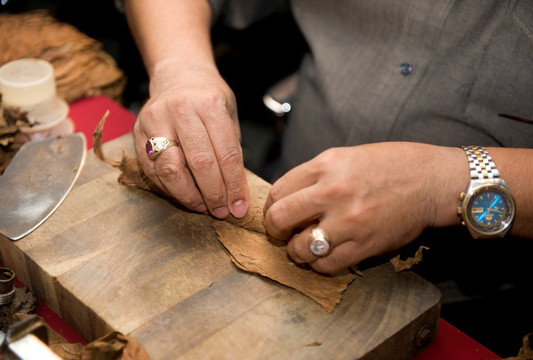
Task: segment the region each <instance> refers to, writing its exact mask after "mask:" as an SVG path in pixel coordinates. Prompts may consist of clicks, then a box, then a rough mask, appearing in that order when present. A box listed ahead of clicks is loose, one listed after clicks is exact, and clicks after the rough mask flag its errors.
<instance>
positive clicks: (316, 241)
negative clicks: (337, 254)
mask: <svg viewBox="0 0 533 360" xmlns="http://www.w3.org/2000/svg"><path fill="white" fill-rule="evenodd" d="M309 249H310V250H311V252H312V253H313V254H315V255H316V256H326V255H327V254H329V251H330V250H331V245H330V243H329V238H328V235H327V234H326V232H325V231H324V230H322V229H321V228H319V227H318V226H314V227H313V228H312V229H311V232H310V233H309Z"/></svg>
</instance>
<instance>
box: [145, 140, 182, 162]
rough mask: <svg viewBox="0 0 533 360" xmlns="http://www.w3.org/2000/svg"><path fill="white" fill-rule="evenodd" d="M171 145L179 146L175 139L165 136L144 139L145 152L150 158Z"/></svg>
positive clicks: (154, 157)
mask: <svg viewBox="0 0 533 360" xmlns="http://www.w3.org/2000/svg"><path fill="white" fill-rule="evenodd" d="M171 146H180V145H179V142H177V141H176V140H169V139H167V138H166V137H162V136H160V137H151V138H150V139H148V140H147V141H146V154H147V155H148V157H149V158H150V159H152V160H155V159H157V158H158V157H159V155H161V154H162V153H163V151H165V150H166V149H168V148H169V147H171Z"/></svg>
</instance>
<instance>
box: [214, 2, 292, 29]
mask: <svg viewBox="0 0 533 360" xmlns="http://www.w3.org/2000/svg"><path fill="white" fill-rule="evenodd" d="M207 1H208V2H209V3H210V5H211V9H212V11H213V20H212V21H213V24H214V23H215V22H217V21H222V22H223V23H224V24H225V25H228V26H230V27H233V28H237V29H243V28H246V27H247V26H249V25H250V24H252V23H254V22H256V21H258V20H260V19H262V18H264V17H265V16H267V15H270V14H272V13H274V12H275V11H276V10H279V9H284V8H285V7H286V6H287V0H207Z"/></svg>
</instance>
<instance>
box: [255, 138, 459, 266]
mask: <svg viewBox="0 0 533 360" xmlns="http://www.w3.org/2000/svg"><path fill="white" fill-rule="evenodd" d="M467 182H468V166H467V162H466V157H465V156H464V154H463V152H462V150H461V149H455V148H444V147H437V146H432V145H424V144H417V143H379V144H370V145H363V146H354V147H345V148H334V149H329V150H327V151H325V152H323V153H322V154H320V155H318V156H317V157H316V158H314V159H312V160H311V161H309V162H307V163H304V164H302V165H300V166H299V167H296V168H294V169H292V170H291V171H289V172H288V173H287V174H285V175H284V176H283V177H281V178H280V179H279V180H278V181H277V182H276V183H274V185H273V186H272V188H271V190H270V193H269V195H268V198H267V201H266V204H265V208H264V224H265V227H266V229H267V231H268V233H269V234H270V235H272V236H274V237H276V238H280V239H287V240H288V239H290V241H289V243H288V246H287V251H288V253H289V256H290V257H291V258H292V259H293V260H294V261H295V262H297V263H309V264H310V265H311V266H312V267H313V268H314V269H315V270H317V271H319V272H324V273H334V272H337V271H339V270H342V269H345V268H347V267H349V266H352V265H355V264H357V263H359V262H360V261H362V260H364V259H366V258H369V257H373V256H377V255H381V254H384V253H387V252H389V251H392V250H395V249H398V248H400V247H401V246H403V245H405V244H407V243H408V242H410V241H412V240H414V239H415V238H416V237H417V236H418V235H419V234H420V233H421V232H422V230H423V229H424V228H426V227H430V226H447V225H451V224H456V223H458V222H459V220H458V217H457V214H456V209H457V201H458V195H459V193H460V192H461V191H463V190H464V186H465V184H467ZM317 223H318V225H319V226H320V228H321V229H323V230H324V231H325V232H326V234H328V236H329V242H330V244H331V250H330V252H329V253H328V254H327V255H326V256H323V257H317V256H316V255H314V254H313V253H312V252H311V251H310V248H309V240H308V237H309V233H310V231H311V229H312V228H313V225H314V224H317Z"/></svg>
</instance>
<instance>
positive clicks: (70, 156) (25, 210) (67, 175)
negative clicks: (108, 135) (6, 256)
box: [0, 133, 87, 240]
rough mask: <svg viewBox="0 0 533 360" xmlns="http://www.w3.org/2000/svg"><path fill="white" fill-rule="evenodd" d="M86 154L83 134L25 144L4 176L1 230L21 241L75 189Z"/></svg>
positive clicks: (0, 198) (1, 180) (0, 197)
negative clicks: (73, 187)
mask: <svg viewBox="0 0 533 360" xmlns="http://www.w3.org/2000/svg"><path fill="white" fill-rule="evenodd" d="M86 153H87V151H86V140H85V136H84V135H83V134H82V133H75V134H69V135H64V136H59V137H53V138H45V139H42V140H34V141H29V142H27V143H25V144H24V145H22V147H21V148H20V149H19V150H18V151H17V154H16V155H15V157H14V158H13V160H12V161H11V163H10V164H9V166H8V167H7V169H6V170H5V172H4V174H3V175H2V177H1V178H0V204H1V210H0V233H2V234H3V235H4V236H6V237H7V238H9V239H11V240H19V239H21V238H23V237H24V236H26V235H28V234H29V233H31V232H32V231H33V230H35V229H36V228H37V227H38V226H39V225H41V224H42V223H43V222H44V221H45V220H46V219H47V218H48V217H49V216H50V215H51V214H52V213H53V212H54V211H55V210H56V209H57V207H58V206H59V205H60V204H61V203H62V202H63V200H64V199H65V197H66V196H67V195H68V193H69V192H70V190H71V189H72V186H73V185H74V183H75V182H76V179H77V178H78V175H79V173H80V171H81V168H82V167H83V164H84V163H85V156H86Z"/></svg>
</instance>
